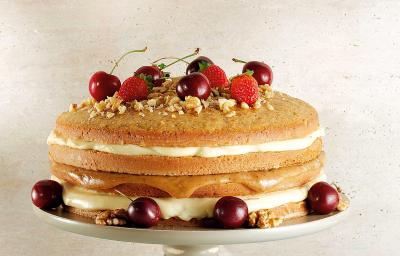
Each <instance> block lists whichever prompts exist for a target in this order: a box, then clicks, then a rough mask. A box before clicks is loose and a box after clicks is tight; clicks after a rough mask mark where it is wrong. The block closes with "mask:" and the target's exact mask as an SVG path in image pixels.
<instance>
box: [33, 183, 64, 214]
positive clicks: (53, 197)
mask: <svg viewBox="0 0 400 256" xmlns="http://www.w3.org/2000/svg"><path fill="white" fill-rule="evenodd" d="M62 190H63V188H62V186H61V185H60V183H58V182H57V181H54V180H41V181H38V182H36V184H35V185H33V187H32V193H31V197H32V203H33V204H34V205H36V206H37V207H39V208H40V209H51V208H56V207H58V206H60V205H61V204H62Z"/></svg>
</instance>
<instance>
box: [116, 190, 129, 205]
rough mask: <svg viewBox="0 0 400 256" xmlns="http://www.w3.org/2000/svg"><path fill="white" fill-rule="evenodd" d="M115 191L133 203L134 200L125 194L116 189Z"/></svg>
mask: <svg viewBox="0 0 400 256" xmlns="http://www.w3.org/2000/svg"><path fill="white" fill-rule="evenodd" d="M114 191H115V192H117V193H118V194H120V195H122V196H124V197H126V198H128V199H129V200H131V202H133V200H132V199H131V198H130V197H129V196H127V195H125V194H124V193H122V192H121V191H119V190H118V189H115V188H114Z"/></svg>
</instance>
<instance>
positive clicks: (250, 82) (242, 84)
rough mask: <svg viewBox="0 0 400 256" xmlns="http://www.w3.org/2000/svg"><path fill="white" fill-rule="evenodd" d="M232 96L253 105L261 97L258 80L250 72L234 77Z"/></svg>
mask: <svg viewBox="0 0 400 256" xmlns="http://www.w3.org/2000/svg"><path fill="white" fill-rule="evenodd" d="M231 97H232V98H233V99H235V100H237V101H238V102H245V103H247V104H249V105H253V104H254V103H255V102H256V101H257V99H258V97H259V95H258V83H257V80H256V79H254V77H252V76H251V75H250V74H248V73H244V74H242V75H239V76H236V77H234V78H233V79H232V82H231Z"/></svg>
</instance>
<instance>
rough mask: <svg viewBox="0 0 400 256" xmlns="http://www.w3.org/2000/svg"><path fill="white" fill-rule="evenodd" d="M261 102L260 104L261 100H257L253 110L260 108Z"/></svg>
mask: <svg viewBox="0 0 400 256" xmlns="http://www.w3.org/2000/svg"><path fill="white" fill-rule="evenodd" d="M261 102H262V100H261V99H258V100H257V101H256V102H255V103H254V108H255V109H258V108H261Z"/></svg>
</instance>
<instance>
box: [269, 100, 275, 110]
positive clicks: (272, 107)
mask: <svg viewBox="0 0 400 256" xmlns="http://www.w3.org/2000/svg"><path fill="white" fill-rule="evenodd" d="M267 108H268V110H271V111H273V110H275V108H274V106H272V105H271V103H269V102H267Z"/></svg>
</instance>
